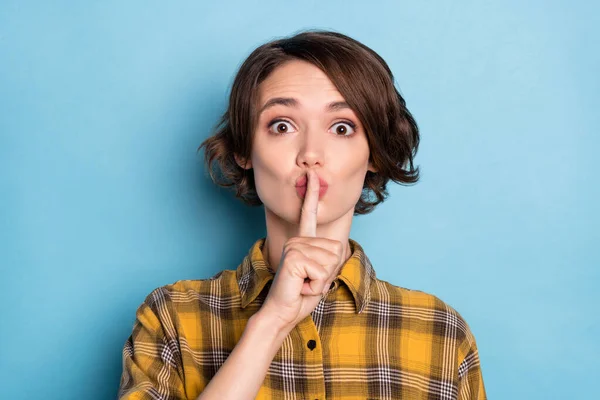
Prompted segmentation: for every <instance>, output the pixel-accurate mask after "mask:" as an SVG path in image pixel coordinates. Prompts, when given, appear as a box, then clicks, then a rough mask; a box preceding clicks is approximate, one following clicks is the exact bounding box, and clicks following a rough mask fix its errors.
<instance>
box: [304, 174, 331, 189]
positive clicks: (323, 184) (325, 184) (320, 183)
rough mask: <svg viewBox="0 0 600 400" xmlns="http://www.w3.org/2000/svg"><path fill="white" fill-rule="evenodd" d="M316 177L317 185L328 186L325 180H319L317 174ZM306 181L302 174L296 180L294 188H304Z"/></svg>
mask: <svg viewBox="0 0 600 400" xmlns="http://www.w3.org/2000/svg"><path fill="white" fill-rule="evenodd" d="M317 176H318V177H319V185H320V186H321V187H323V186H325V187H327V186H329V184H328V183H327V181H326V180H325V179H323V178H321V177H320V176H319V175H318V174H317ZM306 181H307V178H306V174H302V175H301V176H300V177H299V178H298V179H296V187H301V186H304V187H306Z"/></svg>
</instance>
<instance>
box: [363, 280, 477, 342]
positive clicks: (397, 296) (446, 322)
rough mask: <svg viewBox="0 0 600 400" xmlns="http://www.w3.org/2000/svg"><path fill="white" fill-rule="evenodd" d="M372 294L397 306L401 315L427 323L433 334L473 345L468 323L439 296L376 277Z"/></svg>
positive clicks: (473, 340)
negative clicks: (374, 292)
mask: <svg viewBox="0 0 600 400" xmlns="http://www.w3.org/2000/svg"><path fill="white" fill-rule="evenodd" d="M376 282H377V283H376V285H375V286H376V287H377V289H376V291H377V292H376V294H375V296H374V297H375V298H377V299H378V300H379V301H382V300H383V299H385V298H387V299H388V302H389V303H390V305H391V307H396V308H398V309H399V313H400V314H401V315H402V317H404V318H408V319H414V320H418V321H421V322H423V323H426V324H427V325H429V326H430V329H432V330H433V331H434V332H432V333H435V334H439V335H440V336H446V337H447V336H452V337H453V338H455V339H456V340H457V341H458V342H460V343H464V344H465V345H467V346H468V347H471V346H474V345H475V338H474V336H473V333H472V331H471V328H470V327H469V324H468V323H467V321H466V320H465V318H463V316H462V315H461V314H460V313H459V312H458V311H457V309H455V308H454V307H453V306H452V305H450V304H449V303H447V302H446V301H444V300H442V299H441V298H440V297H438V296H436V295H434V294H431V293H427V292H424V291H422V290H416V289H409V288H405V287H401V286H397V285H393V284H391V283H389V282H387V281H384V280H380V279H377V281H376Z"/></svg>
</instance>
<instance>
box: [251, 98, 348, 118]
mask: <svg viewBox="0 0 600 400" xmlns="http://www.w3.org/2000/svg"><path fill="white" fill-rule="evenodd" d="M299 104H300V103H299V102H298V100H296V99H294V98H293V97H273V98H272V99H269V101H267V102H266V103H265V105H264V106H262V108H261V109H260V111H259V114H262V112H263V111H265V110H266V109H268V108H271V107H273V106H276V105H280V106H285V107H292V108H298V105H299ZM346 108H350V106H349V105H348V103H346V102H345V101H333V102H331V103H329V104H327V106H325V111H327V112H334V111H339V110H343V109H346Z"/></svg>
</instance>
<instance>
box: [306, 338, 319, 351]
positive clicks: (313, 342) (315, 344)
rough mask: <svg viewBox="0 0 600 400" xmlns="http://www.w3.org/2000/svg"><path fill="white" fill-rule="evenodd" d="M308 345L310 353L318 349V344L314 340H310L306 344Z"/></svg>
mask: <svg viewBox="0 0 600 400" xmlns="http://www.w3.org/2000/svg"><path fill="white" fill-rule="evenodd" d="M306 345H307V346H308V348H309V349H310V351H313V350H314V348H315V347H317V342H315V341H314V340H312V339H311V340H309V341H308V343H306Z"/></svg>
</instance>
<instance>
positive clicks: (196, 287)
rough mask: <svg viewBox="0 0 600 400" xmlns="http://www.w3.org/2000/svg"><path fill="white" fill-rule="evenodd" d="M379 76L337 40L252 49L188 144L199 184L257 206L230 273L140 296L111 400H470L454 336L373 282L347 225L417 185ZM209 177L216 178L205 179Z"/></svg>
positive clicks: (381, 68) (471, 385)
mask: <svg viewBox="0 0 600 400" xmlns="http://www.w3.org/2000/svg"><path fill="white" fill-rule="evenodd" d="M393 82H394V79H393V75H392V73H391V71H390V69H389V68H388V66H387V64H386V63H385V61H384V60H383V59H381V57H379V56H378V55H377V54H376V53H375V52H374V51H373V50H371V49H369V48H368V47H366V46H364V45H363V44H361V43H359V42H357V41H355V40H353V39H351V38H349V37H347V36H345V35H342V34H339V33H334V32H326V31H307V32H302V33H299V34H297V35H295V36H292V37H289V38H285V39H280V40H275V41H272V42H269V43H266V44H264V45H262V46H260V47H258V48H257V49H256V50H255V51H254V52H253V53H252V54H251V55H250V56H249V57H248V59H247V60H246V61H245V62H244V63H243V65H242V66H241V67H240V70H239V71H238V74H237V76H236V78H235V80H234V83H233V86H232V90H231V96H230V101H229V107H228V110H227V112H226V113H225V114H224V116H223V118H222V121H221V124H220V125H219V129H218V131H217V132H216V133H215V135H214V136H212V137H210V138H208V139H207V140H206V141H205V142H204V143H202V145H201V148H204V151H205V156H206V160H207V165H208V168H209V171H210V175H211V177H212V178H213V180H214V181H215V182H216V183H218V184H219V185H223V186H233V187H234V188H235V189H236V195H237V197H239V198H241V199H242V200H243V201H245V202H246V203H248V204H250V205H264V209H265V218H266V228H267V236H266V237H265V238H261V239H259V240H258V241H256V243H255V244H254V246H253V247H252V248H251V249H250V251H249V252H248V255H247V256H246V257H245V258H244V260H243V261H242V263H241V264H240V265H239V266H238V267H237V269H236V270H224V271H222V272H220V273H219V274H217V275H216V276H214V277H212V278H210V279H203V280H187V281H178V282H176V283H174V284H171V285H167V286H164V287H161V288H158V289H155V290H154V291H153V292H152V293H151V294H149V295H148V297H147V298H146V300H145V301H144V303H143V304H142V305H141V306H140V308H139V309H138V311H137V313H136V316H137V320H136V322H135V325H134V328H133V332H132V335H131V337H130V338H129V339H128V341H127V342H126V343H125V347H124V350H123V375H122V379H121V385H120V390H119V397H120V398H121V399H196V398H199V399H254V398H257V399H270V398H277V399H279V398H281V399H296V398H297V399H391V398H404V399H457V398H458V399H484V398H485V390H484V385H483V381H482V376H481V370H480V367H479V357H478V352H477V346H476V343H475V339H474V337H473V335H472V333H471V332H470V330H469V327H468V325H467V324H466V323H465V321H464V320H463V319H462V318H461V316H460V315H459V314H458V313H457V312H456V311H455V310H454V309H453V308H451V307H450V306H448V305H447V304H445V303H444V302H443V301H441V300H440V299H438V298H437V297H435V296H433V295H430V294H426V293H423V292H420V291H412V290H408V289H404V288H401V287H398V286H394V285H392V284H390V283H388V282H385V281H382V280H379V279H377V277H376V275H375V272H374V270H373V267H372V265H371V263H370V261H369V259H368V257H367V256H366V255H365V253H364V251H363V249H362V247H361V246H360V245H359V244H358V243H357V242H356V241H354V240H352V239H350V238H349V234H350V227H351V224H352V218H353V216H354V215H357V214H367V213H369V212H370V211H372V210H373V208H374V207H375V206H376V205H377V204H379V203H380V202H382V201H383V200H384V199H385V196H386V195H387V192H386V184H387V182H389V180H390V179H391V180H393V181H394V182H398V183H403V184H410V183H415V182H416V181H417V180H418V168H416V169H415V168H414V166H413V157H414V155H415V154H416V151H417V147H418V143H419V133H418V128H417V125H416V123H415V121H414V120H413V118H412V116H411V114H410V112H409V111H408V110H407V109H406V107H405V102H404V99H403V98H402V96H401V95H400V94H399V92H398V91H397V90H396V88H395V87H394V83H393ZM215 170H216V171H215Z"/></svg>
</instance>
